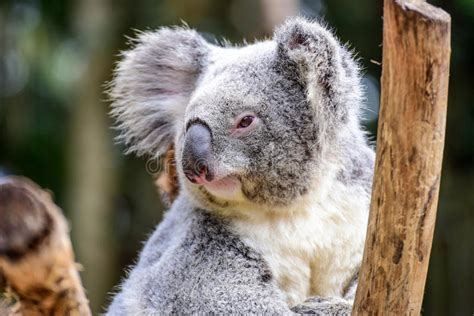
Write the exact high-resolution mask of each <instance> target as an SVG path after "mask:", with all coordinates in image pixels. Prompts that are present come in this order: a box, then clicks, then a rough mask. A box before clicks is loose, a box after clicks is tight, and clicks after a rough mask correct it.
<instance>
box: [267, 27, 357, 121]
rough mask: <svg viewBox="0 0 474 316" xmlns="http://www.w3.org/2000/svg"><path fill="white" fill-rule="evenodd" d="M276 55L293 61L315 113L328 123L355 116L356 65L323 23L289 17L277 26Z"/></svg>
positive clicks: (275, 37) (275, 38)
mask: <svg viewBox="0 0 474 316" xmlns="http://www.w3.org/2000/svg"><path fill="white" fill-rule="evenodd" d="M274 40H275V41H276V42H277V45H278V54H279V58H280V59H281V60H282V61H283V62H285V61H288V62H291V63H293V64H296V66H297V69H298V72H299V74H298V78H299V79H300V80H302V81H303V83H304V84H305V86H306V87H307V91H308V99H309V101H310V102H311V103H312V104H313V106H314V108H315V110H316V111H317V115H318V116H319V117H325V118H326V121H327V122H329V123H330V124H329V125H331V126H337V124H338V122H344V121H347V119H348V118H349V119H350V118H351V117H352V118H356V117H357V116H358V113H359V107H360V105H361V104H362V101H363V88H362V83H361V80H360V74H359V67H358V65H357V63H356V62H355V61H354V60H353V58H352V56H351V54H350V52H349V51H348V50H347V49H346V47H345V46H344V45H342V44H341V43H340V42H339V41H338V40H337V39H336V37H335V36H334V35H333V34H332V32H331V31H330V30H328V29H327V28H326V27H325V26H324V25H322V24H321V23H318V22H310V21H307V20H305V19H303V18H292V19H289V20H287V21H286V22H285V23H284V24H283V25H281V26H280V27H278V28H277V30H276V31H275V34H274Z"/></svg>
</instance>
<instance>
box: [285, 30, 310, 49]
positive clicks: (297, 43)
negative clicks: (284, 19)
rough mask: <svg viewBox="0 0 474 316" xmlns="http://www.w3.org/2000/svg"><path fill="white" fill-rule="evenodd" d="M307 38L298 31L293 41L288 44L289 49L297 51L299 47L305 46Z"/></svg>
mask: <svg viewBox="0 0 474 316" xmlns="http://www.w3.org/2000/svg"><path fill="white" fill-rule="evenodd" d="M306 40H307V38H306V36H304V34H303V33H301V32H299V31H296V32H295V34H294V35H293V37H292V38H291V41H290V42H289V43H288V47H289V48H290V49H295V48H296V47H298V46H301V45H304V44H305V43H306Z"/></svg>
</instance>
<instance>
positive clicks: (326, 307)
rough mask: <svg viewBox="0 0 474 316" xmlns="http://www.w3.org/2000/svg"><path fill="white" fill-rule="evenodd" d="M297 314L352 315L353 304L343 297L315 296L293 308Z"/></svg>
mask: <svg viewBox="0 0 474 316" xmlns="http://www.w3.org/2000/svg"><path fill="white" fill-rule="evenodd" d="M291 310H292V311H293V312H295V313H297V314H312V315H338V316H342V315H344V316H346V315H351V312H352V304H351V303H350V302H349V301H347V300H345V299H343V298H341V297H320V296H315V297H311V298H309V299H307V300H306V301H304V302H303V303H301V304H298V305H296V306H294V307H292V308H291Z"/></svg>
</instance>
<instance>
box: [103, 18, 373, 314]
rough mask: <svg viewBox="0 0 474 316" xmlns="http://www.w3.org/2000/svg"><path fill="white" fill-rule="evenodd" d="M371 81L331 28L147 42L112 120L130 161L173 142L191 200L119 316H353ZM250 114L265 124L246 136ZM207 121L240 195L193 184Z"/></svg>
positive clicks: (120, 71)
mask: <svg viewBox="0 0 474 316" xmlns="http://www.w3.org/2000/svg"><path fill="white" fill-rule="evenodd" d="M359 76H360V75H359V69H358V66H357V64H356V63H355V62H354V61H353V59H352V57H351V54H350V53H349V52H348V51H347V49H346V48H345V47H344V46H343V45H341V44H340V43H339V42H338V41H337V40H336V38H335V37H334V36H333V35H332V34H331V32H329V31H328V30H327V29H326V28H325V27H323V26H321V25H320V24H319V23H316V22H309V21H306V20H304V19H301V18H296V19H292V20H289V21H287V22H286V23H285V24H284V25H282V26H280V27H279V28H278V29H277V30H276V31H275V35H274V37H273V40H269V41H265V42H257V43H255V44H252V45H247V46H244V47H217V46H214V45H211V44H208V43H206V42H205V41H204V40H203V39H202V38H201V37H200V36H199V35H198V34H197V33H196V32H194V31H191V30H188V29H181V28H176V29H167V28H164V29H161V30H159V31H157V32H154V33H146V34H144V35H142V36H141V37H140V38H139V40H138V41H137V44H136V46H135V48H133V49H132V50H130V51H129V52H127V53H125V55H124V59H123V61H121V62H120V64H119V66H118V68H117V72H116V77H115V80H114V81H113V84H112V88H111V96H112V98H113V100H114V103H113V114H114V115H115V117H116V118H117V120H118V122H119V127H120V129H121V130H122V134H121V136H120V137H121V139H122V140H123V141H124V142H125V143H126V144H127V145H128V146H129V150H130V151H134V152H137V153H138V154H144V153H147V154H150V155H153V156H158V155H161V154H163V152H164V151H165V150H166V148H168V147H169V146H170V145H171V144H172V145H173V146H174V148H175V155H176V156H175V159H176V161H177V166H178V169H177V172H178V179H179V183H180V194H179V196H178V198H177V200H176V201H175V202H174V203H173V205H172V207H171V209H170V210H169V211H168V212H167V214H166V216H165V219H164V221H163V222H162V223H161V224H160V225H159V227H158V228H157V230H156V232H155V233H154V234H153V236H152V237H151V238H150V240H149V241H148V243H147V245H146V246H145V248H144V249H143V251H142V253H141V255H140V260H139V262H138V264H137V265H136V266H135V267H134V268H133V270H132V271H131V273H130V275H129V276H128V278H127V279H126V281H125V282H124V284H123V285H122V290H121V292H120V293H119V294H118V295H117V296H116V297H115V299H114V302H113V304H112V305H111V307H110V308H109V314H111V315H121V314H127V315H142V314H155V313H160V312H165V313H167V312H170V313H171V312H175V313H185V314H188V313H195V312H217V313H231V312H234V313H262V312H271V313H282V314H287V313H290V312H291V311H294V312H301V313H307V312H312V313H317V314H325V313H336V314H347V313H349V312H350V309H351V300H352V299H353V294H354V288H355V286H356V282H354V275H356V274H357V270H358V266H359V264H360V261H361V258H362V251H363V243H364V239H365V231H366V222H367V217H368V203H369V197H370V189H371V180H372V179H371V178H372V166H373V160H374V154H373V151H372V149H371V148H370V147H369V146H368V145H367V141H366V137H365V134H364V132H363V130H362V129H361V127H360V122H359V112H360V107H361V105H362V101H363V92H362V85H361V81H360V77H359ZM245 113H252V115H255V117H256V123H255V127H254V129H253V130H252V131H251V132H249V133H248V134H243V135H241V136H238V137H237V136H235V134H234V133H233V126H234V124H235V120H236V119H238V118H239V117H240V116H241V115H243V114H245ZM196 121H199V122H203V123H204V124H205V125H206V126H207V127H208V128H209V130H210V132H211V133H212V155H213V164H214V165H213V168H215V170H217V171H216V174H218V175H219V176H221V177H222V178H223V179H224V180H223V181H222V184H221V188H220V189H219V190H224V191H226V190H227V188H228V187H232V188H233V189H232V190H227V191H228V192H227V191H226V192H227V193H228V194H220V192H221V191H219V190H217V191H216V190H214V189H213V187H212V185H211V186H206V185H197V184H194V183H191V182H190V181H188V180H187V179H186V177H185V176H184V171H183V166H184V165H185V164H186V161H185V160H184V159H183V144H184V138H185V136H186V131H187V127H188V126H190V125H191V124H193V122H196ZM229 192H230V193H229ZM292 307H293V308H292ZM291 308H292V309H291Z"/></svg>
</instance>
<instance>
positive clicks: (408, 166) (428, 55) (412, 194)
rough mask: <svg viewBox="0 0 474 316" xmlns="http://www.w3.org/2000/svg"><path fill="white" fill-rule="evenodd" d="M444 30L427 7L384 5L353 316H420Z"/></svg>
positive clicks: (436, 163) (435, 171) (443, 18)
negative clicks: (370, 174)
mask: <svg viewBox="0 0 474 316" xmlns="http://www.w3.org/2000/svg"><path fill="white" fill-rule="evenodd" d="M450 23H451V21H450V16H449V15H448V14H447V13H445V12H444V11H442V10H441V9H438V8H435V7H433V6H431V5H429V4H427V3H426V2H425V1H421V0H416V1H415V0H412V1H410V0H404V1H402V0H385V3H384V29H383V68H382V84H381V85H382V96H381V109H380V117H379V125H378V138H377V158H376V163H375V175H374V184H373V192H372V202H371V207H370V217H369V225H368V231H367V239H366V243H365V251H364V258H363V263H362V267H361V271H360V282H359V287H358V289H357V294H356V299H355V302H354V309H353V314H354V315H366V314H370V315H379V314H387V313H388V314H394V315H406V314H409V315H412V314H415V315H417V314H419V313H420V309H421V304H422V301H423V292H424V287H425V281H426V274H427V270H428V261H429V256H430V251H431V244H432V239H433V231H434V224H435V217H436V208H437V202H438V192H439V183H440V174H441V163H442V155H443V147H444V134H445V124H446V108H447V94H448V77H449V58H450V27H451V25H450Z"/></svg>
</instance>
